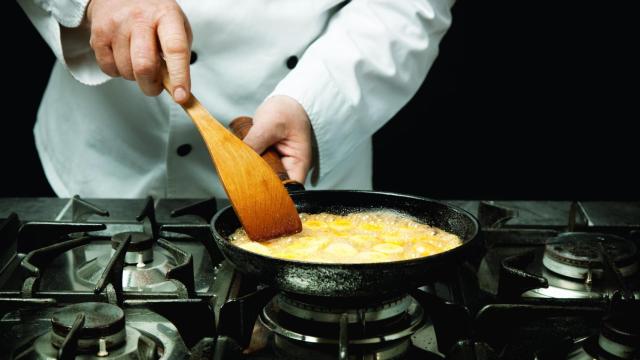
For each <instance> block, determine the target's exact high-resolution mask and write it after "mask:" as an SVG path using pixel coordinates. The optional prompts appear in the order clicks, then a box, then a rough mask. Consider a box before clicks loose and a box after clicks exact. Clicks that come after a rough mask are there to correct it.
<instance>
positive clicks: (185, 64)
mask: <svg viewBox="0 0 640 360" xmlns="http://www.w3.org/2000/svg"><path fill="white" fill-rule="evenodd" d="M185 22H186V21H185V19H184V17H183V16H182V15H181V13H180V12H176V11H173V12H166V13H165V14H164V15H163V16H162V17H161V18H160V20H159V22H158V38H159V39H160V46H161V47H162V53H163V55H164V61H165V62H166V63H167V72H168V73H169V80H170V81H171V95H173V99H174V100H175V101H176V102H178V103H181V104H182V103H184V102H185V101H187V99H188V98H189V92H190V91H191V80H190V78H189V58H190V57H191V50H190V44H189V39H188V36H187V31H186V25H185Z"/></svg>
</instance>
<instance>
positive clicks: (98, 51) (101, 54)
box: [93, 45, 120, 77]
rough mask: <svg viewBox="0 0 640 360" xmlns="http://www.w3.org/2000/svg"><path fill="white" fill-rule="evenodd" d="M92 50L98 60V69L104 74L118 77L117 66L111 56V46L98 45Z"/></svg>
mask: <svg viewBox="0 0 640 360" xmlns="http://www.w3.org/2000/svg"><path fill="white" fill-rule="evenodd" d="M93 52H94V53H95V55H96V61H97V62H98V66H99V67H100V70H102V72H104V73H105V74H107V75H109V76H111V77H118V76H120V73H119V72H118V67H117V66H116V60H115V59H114V58H113V51H111V46H108V45H107V46H99V47H95V48H94V49H93Z"/></svg>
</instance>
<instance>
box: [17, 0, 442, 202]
mask: <svg viewBox="0 0 640 360" xmlns="http://www.w3.org/2000/svg"><path fill="white" fill-rule="evenodd" d="M18 2H19V3H20V5H21V7H22V8H23V9H24V11H25V13H26V14H27V15H28V16H29V18H30V19H31V21H32V23H33V24H34V25H35V27H36V28H37V30H38V32H39V33H40V34H41V35H42V37H43V38H44V39H45V41H46V42H47V44H48V45H49V46H50V47H51V49H52V50H53V52H54V54H55V56H56V57H57V59H58V61H57V62H56V64H55V65H54V67H53V71H52V73H51V78H50V80H49V84H48V86H47V89H46V91H45V94H44V97H43V99H42V103H41V105H40V109H39V112H38V119H37V123H36V126H35V129H34V133H35V138H36V145H37V149H38V153H39V156H40V159H41V161H42V164H43V167H44V170H45V173H46V176H47V178H48V180H49V182H50V184H51V186H52V187H53V189H54V191H55V192H56V194H57V195H58V196H61V197H69V196H72V195H74V194H79V195H80V196H83V197H115V198H127V197H132V198H133V197H143V196H147V195H152V196H155V197H183V198H200V197H209V196H216V197H225V193H224V191H223V189H222V187H221V184H220V183H219V181H217V177H216V174H215V170H214V168H213V165H212V163H211V159H210V158H209V154H208V152H207V149H206V147H205V145H204V143H203V141H202V139H201V138H200V135H199V133H198V132H197V130H196V128H195V126H194V125H193V123H192V122H191V120H190V119H189V118H188V117H187V115H186V113H185V112H184V111H183V109H182V108H181V107H180V105H179V104H180V103H183V102H185V101H186V100H187V98H188V94H189V93H190V92H193V94H195V95H196V96H197V97H198V98H199V100H200V101H201V102H202V103H203V104H204V106H205V107H206V108H208V109H209V111H210V112H211V113H212V114H213V115H214V116H215V117H216V118H218V119H219V120H220V121H221V122H223V123H224V124H225V125H227V124H228V123H229V122H230V121H231V120H233V119H234V118H235V117H238V116H240V115H251V116H253V118H254V126H253V128H252V129H251V131H250V132H249V134H248V135H247V137H246V139H245V142H247V143H248V144H249V145H250V146H251V147H252V148H253V149H255V150H256V151H258V152H261V151H263V150H264V149H266V148H267V147H269V146H271V145H274V146H275V147H276V148H277V150H278V151H279V152H280V154H281V155H282V157H283V163H284V165H285V168H286V169H287V170H288V172H289V174H290V176H291V177H292V178H293V179H295V180H298V181H302V182H305V185H306V187H307V188H308V189H329V188H331V189H370V188H371V187H372V146H371V136H372V135H373V134H374V133H375V132H376V131H377V130H378V129H379V128H380V127H382V126H383V125H384V123H385V122H387V121H388V120H389V119H390V118H391V117H392V116H393V115H394V114H395V113H396V112H397V111H398V110H399V109H400V108H401V107H402V106H403V105H404V104H405V103H406V102H407V101H409V99H410V98H411V97H412V96H413V95H414V93H415V92H416V91H417V89H418V87H419V86H420V85H421V83H422V81H423V80H424V78H425V76H426V74H427V71H428V70H429V68H430V66H431V64H432V63H433V61H434V59H435V57H436V55H437V53H438V44H439V42H440V40H441V38H442V36H443V35H444V33H445V31H446V30H447V28H448V27H449V24H450V22H451V14H450V8H451V6H452V0H402V1H398V0H352V1H342V0H313V1H302V0H270V1H264V0H263V1H256V0H182V1H175V0H18ZM162 61H166V66H167V69H168V72H169V77H170V80H171V89H170V95H169V94H168V93H167V92H162V87H161V82H160V67H161V62H162ZM145 95H148V96H145Z"/></svg>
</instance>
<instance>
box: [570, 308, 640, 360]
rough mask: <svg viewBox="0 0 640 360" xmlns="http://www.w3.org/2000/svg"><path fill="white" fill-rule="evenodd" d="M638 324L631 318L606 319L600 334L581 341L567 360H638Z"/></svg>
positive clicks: (639, 334)
mask: <svg viewBox="0 0 640 360" xmlns="http://www.w3.org/2000/svg"><path fill="white" fill-rule="evenodd" d="M638 330H639V328H638V323H637V321H635V320H632V319H631V318H629V317H610V318H608V319H605V321H604V322H603V324H602V329H601V331H600V333H599V334H597V335H594V336H590V337H588V338H583V339H579V340H578V341H576V342H575V344H574V347H573V349H572V350H571V351H570V352H569V355H568V357H567V359H570V360H591V359H610V358H612V359H636V358H637V357H636V356H638V355H640V352H639V350H640V347H639V345H638V344H640V332H639V331H638Z"/></svg>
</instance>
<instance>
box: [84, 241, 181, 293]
mask: <svg viewBox="0 0 640 360" xmlns="http://www.w3.org/2000/svg"><path fill="white" fill-rule="evenodd" d="M128 237H131V242H130V243H129V245H128V246H127V250H126V254H125V258H124V263H125V265H124V268H123V271H122V288H123V290H125V291H165V292H167V291H176V286H175V284H174V283H172V282H171V281H169V280H168V279H167V273H168V272H169V271H170V270H171V269H172V268H174V267H175V266H176V265H177V261H176V259H175V258H174V257H173V256H172V254H170V253H169V252H168V251H166V250H165V249H163V248H162V247H160V246H158V245H157V244H156V242H155V241H154V240H153V238H152V236H151V235H148V234H146V233H143V232H122V233H118V234H116V235H114V236H113V237H112V238H111V248H112V250H111V251H110V252H109V251H106V252H105V253H104V254H102V255H99V256H97V257H96V258H94V259H92V260H89V261H87V262H85V263H83V264H82V265H80V266H79V267H78V268H77V270H76V275H77V278H78V280H79V282H81V283H82V284H84V285H86V286H90V287H92V286H94V285H95V284H96V283H97V281H98V280H99V279H100V276H101V275H102V272H103V270H104V269H105V268H106V267H107V265H108V263H109V261H110V259H111V257H112V256H113V255H114V253H115V249H117V248H118V246H120V244H121V243H122V242H123V241H125V240H126V239H127V238H128Z"/></svg>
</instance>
